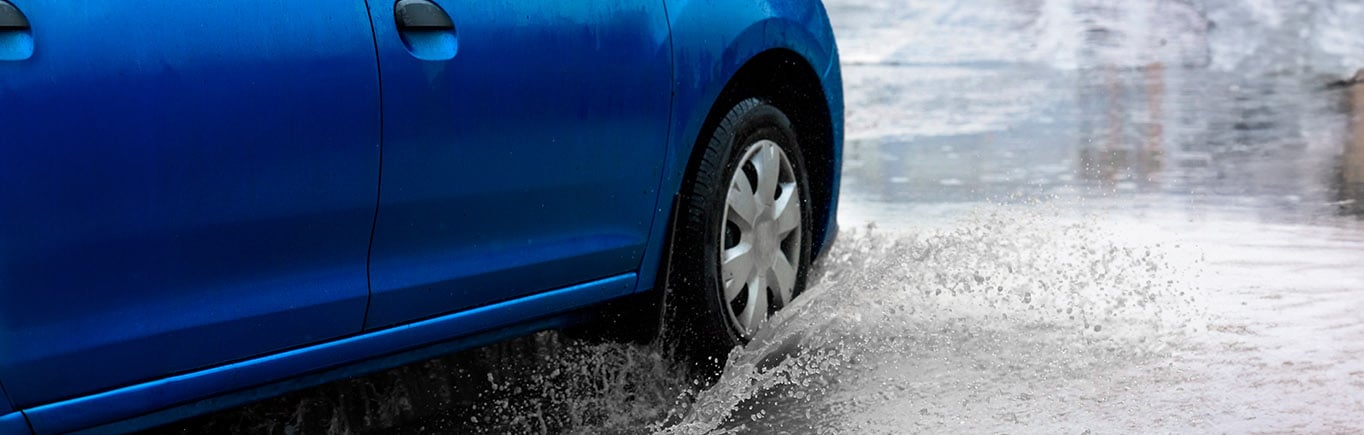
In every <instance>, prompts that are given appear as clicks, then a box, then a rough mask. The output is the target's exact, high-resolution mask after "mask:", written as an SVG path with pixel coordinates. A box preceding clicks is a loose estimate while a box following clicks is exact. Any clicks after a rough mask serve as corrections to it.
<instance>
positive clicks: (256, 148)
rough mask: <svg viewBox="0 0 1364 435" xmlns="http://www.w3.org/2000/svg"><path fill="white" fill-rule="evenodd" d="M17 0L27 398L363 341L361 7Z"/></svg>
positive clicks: (17, 298) (18, 209)
mask: <svg viewBox="0 0 1364 435" xmlns="http://www.w3.org/2000/svg"><path fill="white" fill-rule="evenodd" d="M12 1H13V3H14V4H15V5H16V6H18V8H19V9H20V10H21V11H23V13H24V14H25V15H26V16H27V18H28V21H29V22H30V24H31V39H29V40H18V41H19V42H20V43H23V42H25V41H28V42H31V43H32V47H31V49H32V50H31V56H27V57H25V56H23V55H22V53H21V55H19V56H10V58H9V59H6V60H0V204H4V206H2V207H0V375H3V376H4V386H5V389H6V390H7V391H8V392H9V394H10V397H11V399H13V401H14V402H15V404H16V405H17V406H19V407H28V406H33V405H38V404H43V403H48V402H52V401H56V400H61V399H66V398H71V397H75V396H79V395H83V394H88V393H92V392H97V391H101V390H107V389H109V388H112V387H117V386H120V385H126V384H132V383H137V382H142V381H147V380H151V379H156V378H160V377H164V376H167V375H171V374H174V373H179V372H184V371H188V370H193V369H196V368H201V367H206V366H210V365H214V364H219V363H223V362H227V361H231V360H236V359H241V358H246V357H250V356H253V355H259V354H262V353H266V352H270V351H275V350H280V349H285V348H290V347H295V346H299V345H303V344H307V343H313V342H318V341H323V340H326V339H329V338H334V337H338V336H342V335H346V334H353V333H357V332H359V331H360V329H361V323H362V321H363V318H364V311H365V306H366V299H367V297H368V290H367V286H366V285H367V284H366V270H365V264H366V255H367V250H368V244H369V237H370V232H371V227H372V225H373V218H374V212H375V202H376V200H377V195H378V192H377V183H378V171H379V127H380V126H379V100H378V98H379V88H378V72H377V69H376V64H375V54H374V41H373V39H372V33H371V30H370V21H369V18H368V15H367V11H366V10H365V6H364V2H362V1H358V0H357V1H333V0H293V1H287V2H278V1H273V0H244V1H232V2H220V1H153V2H132V1H122V0H83V1H50V0H12ZM11 36H13V35H11ZM21 36H22V35H21ZM15 41H16V39H7V40H6V42H8V43H15ZM6 48H14V47H6ZM10 54H14V52H13V50H11V51H10Z"/></svg>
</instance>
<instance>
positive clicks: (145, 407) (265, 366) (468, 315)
mask: <svg viewBox="0 0 1364 435" xmlns="http://www.w3.org/2000/svg"><path fill="white" fill-rule="evenodd" d="M634 282H635V276H634V274H624V275H620V276H615V277H611V278H606V279H601V280H597V281H593V282H590V283H585V284H580V285H577V286H572V287H568V288H565V289H560V290H556V291H552V292H546V293H541V294H537V295H532V296H527V297H524V298H519V299H514V300H510V301H505V302H502V303H499V304H494V305H490V306H486V307H481V308H477V309H473V310H466V311H462V312H459V313H454V314H450V315H445V316H439V317H435V318H431V319H426V320H423V321H420V322H416V323H410V324H405V325H401V326H396V327H392V328H386V329H382V330H378V331H371V332H367V333H365V334H362V335H357V336H353V337H348V338H344V339H341V340H335V341H330V342H326V343H322V344H318V345H314V346H308V347H303V348H299V349H294V350H290V351H288V352H284V353H279V354H274V355H270V356H267V357H264V358H255V359H250V360H246V361H242V362H237V363H233V364H228V365H224V366H219V367H214V368H212V369H208V370H202V371H197V372H192V373H187V374H183V375H179V376H173V377H169V378H165V379H159V380H156V381H153V382H148V383H142V384H137V385H132V386H128V387H124V388H119V389H116V390H112V391H106V392H103V393H100V394H95V395H90V396H85V397H81V398H77V399H72V400H66V401H61V402H56V403H51V404H47V405H43V406H38V407H33V408H29V409H27V410H26V411H25V412H26V413H27V414H28V418H29V420H30V422H32V424H33V428H34V429H35V430H36V431H38V432H41V433H61V432H69V431H73V430H78V429H83V428H89V427H91V426H94V425H98V424H100V423H105V422H109V421H114V420H117V419H120V418H126V417H128V416H134V415H138V414H141V413H144V412H147V411H149V410H155V409H158V408H162V407H165V406H167V405H171V404H175V403H182V402H187V401H191V400H193V399H196V398H202V397H208V396H211V395H213V394H214V393H218V392H222V391H233V390H237V389H240V388H244V387H249V386H253V385H258V384H261V383H265V382H272V381H278V380H281V379H285V378H288V377H291V376H297V375H298V374H300V373H310V372H314V371H317V370H321V369H326V368H331V367H337V366H340V365H342V364H346V363H351V362H355V361H357V360H361V359H365V358H372V357H374V356H382V355H387V354H391V353H394V352H397V351H401V350H404V349H410V348H413V347H416V346H421V345H429V344H432V343H441V342H444V341H448V340H450V339H451V338H456V337H460V336H464V335H469V334H474V333H479V332H483V331H488V330H490V329H494V328H498V327H504V326H507V325H508V324H511V323H514V322H522V321H525V320H527V319H539V318H543V317H545V316H549V315H553V314H557V313H563V312H566V311H569V310H573V309H576V308H582V307H586V306H589V305H591V304H594V303H599V302H603V301H606V300H610V299H612V298H615V297H619V296H622V295H625V294H628V293H629V291H630V287H631V286H632V285H633V284H634ZM523 332H525V331H523ZM462 344H464V345H466V346H467V344H465V343H462ZM430 356H432V355H427V357H428V358H429V357H430ZM409 359H410V358H409ZM401 362H411V361H402V360H399V361H394V362H391V363H401ZM347 374H351V372H346V371H341V372H335V373H332V374H331V375H332V376H329V377H327V378H323V379H325V380H331V379H337V378H340V377H343V376H345V375H347ZM305 386H306V385H305ZM294 387H297V386H294ZM287 389H291V388H287ZM287 389H286V390H287ZM250 393H254V392H248V395H246V396H243V397H244V398H245V399H247V400H249V399H251V398H255V399H260V398H263V397H265V396H256V397H252V395H251V394H250ZM229 405H230V404H229ZM210 409H211V408H210ZM204 410H205V409H202V408H201V409H193V408H187V409H183V410H181V412H184V413H185V415H182V416H178V417H184V416H189V415H194V414H197V413H199V412H203V411H204ZM171 417H172V418H173V417H177V416H171ZM141 428H142V427H139V426H121V427H118V428H117V429H118V430H117V431H120V432H121V431H128V430H136V429H141Z"/></svg>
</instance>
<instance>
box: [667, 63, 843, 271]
mask: <svg viewBox="0 0 1364 435" xmlns="http://www.w3.org/2000/svg"><path fill="white" fill-rule="evenodd" d="M774 78H776V79H775V80H774ZM822 82H823V81H822V80H821V78H820V77H819V76H818V75H816V74H815V71H814V68H813V67H812V66H811V65H810V63H809V62H808V61H807V60H806V59H805V58H804V57H802V56H801V55H799V54H798V53H796V52H794V51H791V50H789V49H786V48H774V49H769V50H767V51H763V52H761V53H758V54H757V55H755V56H753V57H752V58H751V59H748V61H747V62H745V63H744V64H743V66H742V67H740V68H739V69H738V70H737V71H735V73H734V75H733V76H732V77H731V78H730V79H729V80H728V81H727V82H726V84H725V86H724V88H723V90H722V91H720V92H719V94H718V96H717V97H716V100H715V102H714V103H712V104H711V109H710V110H709V111H708V113H707V114H706V117H705V121H704V122H703V123H702V127H701V128H700V129H699V132H698V135H697V136H696V137H695V138H694V140H693V145H692V147H691V152H690V153H689V154H688V157H687V165H686V167H685V168H684V169H683V180H684V182H685V180H686V179H687V178H686V177H689V176H690V174H693V173H694V172H695V170H696V165H697V163H698V162H699V161H700V159H701V154H702V153H703V152H704V151H705V146H704V144H705V141H707V140H709V138H708V137H706V135H705V133H706V132H709V131H711V130H713V129H714V128H715V126H716V124H717V123H719V122H720V120H721V119H722V118H723V117H724V116H725V113H726V112H727V111H728V110H729V108H730V107H733V106H734V105H735V104H738V103H739V102H740V101H743V100H744V99H747V98H760V99H763V100H764V101H767V102H768V103H771V104H772V105H774V106H776V107H777V108H779V109H781V110H782V111H783V112H786V114H787V116H789V117H790V118H791V122H792V123H793V124H794V127H795V129H796V134H797V135H798V136H799V137H800V139H801V142H800V151H801V160H802V161H803V163H804V166H805V170H806V172H807V176H808V177H809V179H810V180H812V181H811V183H810V185H809V186H808V188H809V191H810V202H811V204H812V205H813V206H814V209H813V216H812V221H813V222H814V223H815V224H816V225H815V227H814V228H812V230H813V236H814V239H813V240H812V252H815V253H820V252H823V250H824V248H825V247H826V246H825V245H826V244H827V242H829V241H830V240H832V236H833V235H832V234H830V233H832V232H833V231H836V227H837V224H836V216H834V214H835V213H837V198H836V195H837V194H838V180H837V176H838V173H839V172H840V171H839V169H840V168H839V166H840V165H841V158H840V155H841V149H840V148H841V147H840V146H839V143H838V142H839V141H837V140H836V139H837V137H836V135H835V127H836V125H835V121H834V115H833V110H832V108H831V107H830V104H829V101H828V100H829V98H828V96H827V95H826V92H825V90H824V86H823V85H822ZM840 115H841V113H840ZM839 127H841V126H839ZM813 180H830V182H829V183H817V182H814V181H813Z"/></svg>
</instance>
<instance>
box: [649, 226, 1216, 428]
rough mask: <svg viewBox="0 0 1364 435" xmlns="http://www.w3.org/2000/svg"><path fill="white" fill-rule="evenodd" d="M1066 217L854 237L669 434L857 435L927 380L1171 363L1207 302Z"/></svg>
mask: <svg viewBox="0 0 1364 435" xmlns="http://www.w3.org/2000/svg"><path fill="white" fill-rule="evenodd" d="M1057 221H1058V219H1057V217H1056V216H1048V215H1047V213H1045V212H1039V211H1027V210H1018V209H1014V210H996V211H982V212H978V213H977V214H976V215H975V216H973V217H971V218H968V219H966V220H965V221H964V222H962V223H960V224H958V225H955V226H951V227H949V228H945V229H940V230H935V231H930V232H926V233H923V234H907V235H884V234H881V233H878V232H876V231H873V230H870V229H867V230H862V231H853V232H850V233H848V234H845V235H844V237H843V239H842V240H841V241H840V242H839V244H838V245H837V246H836V248H835V249H834V250H833V252H831V253H830V254H829V256H828V257H827V258H826V260H825V263H824V264H823V267H822V268H821V270H820V271H819V272H818V279H817V284H815V285H814V286H813V287H812V288H811V289H809V291H808V292H807V293H806V294H805V295H803V297H802V298H800V299H799V302H798V303H796V304H794V305H793V306H792V307H790V308H788V309H787V310H785V311H783V312H781V313H779V314H778V315H777V316H775V317H774V318H773V320H772V323H771V324H770V325H769V327H767V328H765V329H764V330H763V332H761V333H760V334H759V336H758V337H755V340H754V341H753V342H752V343H750V344H749V345H748V346H747V347H746V348H742V349H735V350H734V351H733V352H732V353H731V354H730V355H729V360H728V363H727V367H726V369H725V372H724V374H723V375H722V376H721V379H720V380H719V381H718V382H717V383H716V384H715V385H714V386H713V387H711V388H710V389H707V390H705V391H703V392H701V393H700V394H698V396H697V399H696V401H695V402H694V403H693V404H690V409H688V410H687V411H686V412H685V417H684V418H683V419H682V420H681V421H680V422H678V423H676V424H671V425H668V426H666V427H662V428H659V429H660V431H661V432H663V433H712V432H717V431H719V432H746V431H761V432H769V431H778V430H798V431H816V432H819V431H824V430H831V431H834V432H839V431H846V430H858V431H861V430H866V429H867V428H868V427H866V426H854V427H849V426H848V425H849V424H855V423H856V422H857V421H859V420H860V419H859V418H855V417H854V415H855V414H857V413H860V412H862V411H863V410H865V409H867V408H868V407H869V406H871V404H873V403H882V404H884V403H900V404H901V405H903V402H904V400H903V398H901V397H899V396H902V395H904V394H910V395H914V394H922V393H924V392H925V391H917V392H916V391H907V390H912V389H913V387H914V386H916V385H915V384H916V382H918V381H914V380H912V379H913V378H915V377H918V376H927V377H929V378H932V377H933V376H934V373H942V371H941V370H950V371H952V372H956V373H954V374H953V375H952V376H947V377H944V378H943V379H944V380H943V383H945V384H954V383H955V384H958V385H956V387H960V388H961V389H962V390H970V389H972V388H975V389H976V390H980V389H981V386H982V385H990V386H991V387H990V388H986V389H987V390H989V389H994V388H998V387H999V386H1000V385H1008V384H1012V385H1017V382H1019V380H1020V379H1021V380H1022V381H1023V382H1024V383H1026V382H1028V381H1039V380H1046V379H1061V378H1068V377H1070V378H1073V377H1076V376H1081V375H1083V374H1086V373H1088V374H1095V373H1101V372H1100V371H1095V370H1090V369H1091V368H1092V367H1096V366H1105V367H1107V366H1111V365H1112V364H1113V363H1115V362H1122V361H1149V360H1152V359H1158V358H1161V357H1163V356H1168V355H1169V353H1170V352H1172V351H1173V349H1174V348H1175V345H1176V344H1178V342H1179V338H1180V337H1182V336H1183V335H1184V334H1185V333H1186V332H1188V331H1190V330H1197V329H1199V328H1201V325H1202V323H1203V322H1202V321H1201V320H1200V319H1201V318H1202V310H1200V309H1199V308H1197V307H1198V306H1199V302H1198V301H1197V299H1196V298H1195V296H1194V295H1193V294H1192V293H1191V292H1190V291H1189V289H1188V288H1187V287H1186V286H1185V285H1186V283H1184V282H1181V281H1180V280H1178V279H1177V278H1174V277H1177V276H1180V274H1179V273H1177V272H1178V271H1176V270H1174V269H1175V266H1174V265H1173V264H1172V262H1171V261H1168V260H1167V259H1166V256H1165V255H1164V253H1163V251H1162V249H1161V248H1160V247H1156V246H1141V245H1129V244H1123V243H1119V242H1116V241H1115V240H1121V239H1122V238H1121V237H1114V236H1113V235H1111V234H1107V233H1106V232H1105V231H1104V230H1101V229H1100V228H1099V226H1098V225H1096V224H1093V223H1084V222H1074V223H1069V224H1060V225H1058V224H1057V223H1056V222H1057ZM961 366H965V367H968V368H970V369H968V371H971V370H974V371H975V372H977V374H978V375H979V377H972V376H961V375H960V373H959V372H960V371H961V370H960V368H961ZM930 367H937V368H938V370H937V371H935V370H934V369H931V368H930ZM1001 376H1004V377H1008V376H1016V377H1019V379H1014V380H1013V381H1012V382H1005V383H1001V382H1000V381H1001V380H1000V379H996V378H998V377H1001ZM905 378H909V379H911V380H910V381H905ZM948 379H950V381H948ZM972 379H975V381H972ZM987 381H988V382H987ZM917 387H920V388H924V387H928V388H931V389H933V390H935V391H937V393H935V394H936V395H937V396H943V395H950V394H952V390H953V388H951V385H948V387H949V388H943V385H937V386H925V385H917ZM1022 394H1025V395H1026V394H1027V393H1022ZM923 410H924V411H925V413H926V414H927V413H928V408H923ZM903 423H904V421H902V420H899V421H897V424H896V425H893V426H892V427H901V426H903Z"/></svg>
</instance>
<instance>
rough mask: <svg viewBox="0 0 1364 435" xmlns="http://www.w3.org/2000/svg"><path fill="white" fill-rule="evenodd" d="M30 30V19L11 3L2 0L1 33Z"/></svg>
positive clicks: (0, 11) (0, 2)
mask: <svg viewBox="0 0 1364 435" xmlns="http://www.w3.org/2000/svg"><path fill="white" fill-rule="evenodd" d="M5 30H28V17H25V16H24V13H23V12H19V8H18V7H15V6H14V5H13V4H10V2H7V1H4V0H0V31H5Z"/></svg>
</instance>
